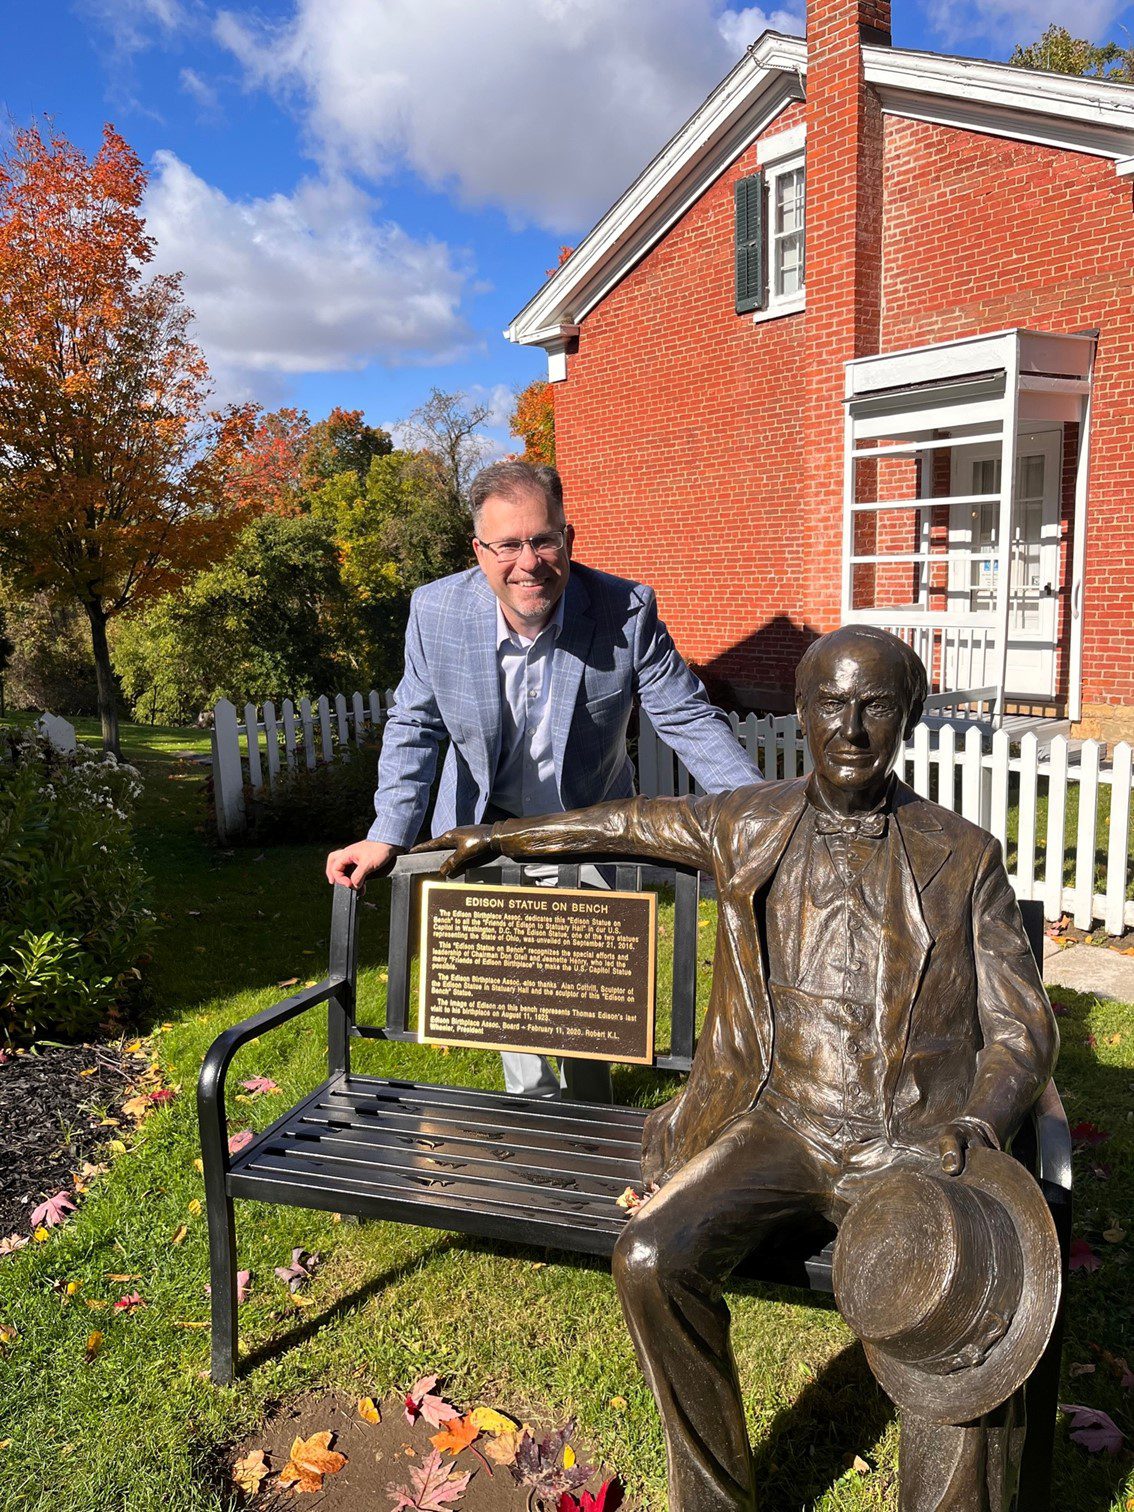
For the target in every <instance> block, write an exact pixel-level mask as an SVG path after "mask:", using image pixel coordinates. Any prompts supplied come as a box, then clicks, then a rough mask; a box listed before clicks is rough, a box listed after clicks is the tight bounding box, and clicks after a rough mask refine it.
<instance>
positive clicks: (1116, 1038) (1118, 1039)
mask: <svg viewBox="0 0 1134 1512" xmlns="http://www.w3.org/2000/svg"><path fill="white" fill-rule="evenodd" d="M1106 1042H1107V1044H1108V1045H1121V1043H1122V1035H1121V1034H1108V1035H1107V1037H1106Z"/></svg>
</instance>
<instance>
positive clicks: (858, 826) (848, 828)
mask: <svg viewBox="0 0 1134 1512" xmlns="http://www.w3.org/2000/svg"><path fill="white" fill-rule="evenodd" d="M815 822H816V827H817V829H818V831H819V833H820V834H821V835H843V836H844V837H845V838H846V839H847V840H881V839H882V837H883V836H884V835H885V833H886V815H885V814H883V813H881V812H879V813H875V814H852V815H850V816H849V817H848V818H845V819H844V818H841V817H840V816H839V815H837V814H824V813H822V812H821V811H818V810H817V811H816V815H815Z"/></svg>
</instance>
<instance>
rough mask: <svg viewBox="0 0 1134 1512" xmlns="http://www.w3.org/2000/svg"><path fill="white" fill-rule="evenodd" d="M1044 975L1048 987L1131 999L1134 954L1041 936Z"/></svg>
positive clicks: (1132, 1001) (1133, 984)
mask: <svg viewBox="0 0 1134 1512" xmlns="http://www.w3.org/2000/svg"><path fill="white" fill-rule="evenodd" d="M1043 979H1044V981H1045V982H1046V983H1047V985H1048V986H1049V987H1068V988H1070V989H1071V991H1072V992H1092V993H1094V994H1095V996H1096V997H1107V998H1114V999H1115V1000H1116V1001H1117V1002H1119V1003H1134V956H1127V955H1120V954H1119V953H1118V951H1117V950H1110V949H1108V947H1107V946H1105V945H1067V946H1064V947H1063V948H1062V949H1060V947H1059V946H1058V945H1056V943H1055V941H1054V940H1048V939H1045V940H1044V946H1043Z"/></svg>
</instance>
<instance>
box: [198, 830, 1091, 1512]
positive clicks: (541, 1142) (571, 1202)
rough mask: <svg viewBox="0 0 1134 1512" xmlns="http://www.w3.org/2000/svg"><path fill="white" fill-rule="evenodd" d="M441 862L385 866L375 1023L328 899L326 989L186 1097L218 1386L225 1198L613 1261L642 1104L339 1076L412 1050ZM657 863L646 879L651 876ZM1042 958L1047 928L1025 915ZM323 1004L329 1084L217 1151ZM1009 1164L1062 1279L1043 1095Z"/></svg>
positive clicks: (1054, 1171)
mask: <svg viewBox="0 0 1134 1512" xmlns="http://www.w3.org/2000/svg"><path fill="white" fill-rule="evenodd" d="M440 859H441V858H440V857H439V856H438V855H437V854H436V853H434V854H425V855H421V856H404V857H402V858H401V859H400V860H399V862H398V863H397V866H396V868H395V870H394V872H393V873H392V877H391V900H390V948H389V959H388V983H387V1000H386V1022H385V1025H383V1026H371V1025H366V1024H359V1023H357V1022H356V1020H355V983H356V975H357V897H356V895H355V894H354V893H353V892H351V891H350V890H349V889H347V888H341V887H340V888H336V889H335V892H334V903H333V911H332V922H331V948H330V967H329V970H328V974H327V977H326V979H325V980H324V981H322V982H319V983H317V984H316V985H315V986H313V987H310V988H307V989H306V990H305V991H303V992H298V993H296V994H295V995H294V996H293V997H289V998H285V999H284V1001H283V1002H281V1003H277V1004H276V1005H274V1006H273V1007H271V1008H266V1009H264V1010H263V1011H262V1012H261V1013H257V1014H254V1015H253V1016H252V1017H251V1018H248V1019H246V1020H245V1021H244V1022H243V1023H241V1024H237V1025H234V1026H233V1027H232V1028H231V1029H226V1030H225V1031H224V1033H223V1034H221V1035H220V1036H218V1038H217V1039H216V1040H215V1041H214V1042H213V1044H212V1046H211V1047H210V1049H209V1051H208V1053H207V1055H206V1056H205V1060H204V1064H203V1066H202V1068H201V1075H200V1080H199V1083H198V1089H197V1100H198V1112H199V1117H200V1127H201V1148H202V1155H203V1164H204V1175H205V1197H206V1205H207V1212H208V1222H209V1262H210V1274H211V1282H212V1377H213V1380H214V1381H217V1382H225V1381H230V1380H231V1379H232V1377H233V1375H234V1373H235V1368H236V1353H237V1343H236V1270H237V1262H236V1246H235V1225H234V1214H233V1203H234V1199H235V1198H237V1197H250V1198H255V1199H256V1200H258V1201H261V1202H279V1203H285V1204H287V1205H289V1206H294V1207H308V1208H319V1209H323V1210H324V1211H328V1212H341V1213H345V1214H353V1215H357V1216H359V1217H366V1218H384V1219H388V1220H392V1221H394V1222H402V1223H413V1224H421V1225H426V1226H429V1227H432V1228H441V1229H448V1230H451V1231H454V1232H457V1233H461V1234H467V1235H470V1236H476V1237H482V1238H489V1239H508V1240H512V1241H514V1242H520V1243H523V1244H530V1245H535V1246H546V1247H547V1248H549V1249H557V1250H565V1251H575V1252H577V1253H581V1254H587V1255H598V1256H606V1257H609V1256H610V1255H611V1253H612V1252H613V1249H614V1245H615V1242H616V1241H617V1238H618V1235H619V1234H620V1232H621V1231H622V1228H623V1226H624V1224H625V1222H626V1215H625V1213H624V1212H623V1210H622V1209H620V1208H619V1207H618V1205H617V1201H616V1199H617V1198H618V1196H619V1194H620V1193H621V1192H622V1191H623V1190H624V1189H625V1188H626V1187H627V1186H633V1187H637V1188H640V1187H641V1179H642V1178H641V1167H640V1163H639V1156H640V1151H641V1137H642V1124H643V1122H644V1120H645V1116H646V1112H645V1110H643V1109H641V1108H634V1107H621V1106H618V1105H615V1106H605V1105H600V1104H594V1103H572V1102H569V1101H562V1102H550V1103H548V1102H542V1101H535V1100H531V1099H526V1098H518V1097H509V1096H507V1095H506V1094H504V1093H494V1092H482V1091H475V1090H471V1089H467V1088H456V1087H449V1086H439V1085H434V1084H430V1083H419V1082H409V1081H401V1080H395V1079H387V1078H382V1077H375V1076H361V1075H358V1074H355V1073H353V1072H352V1070H351V1063H350V1047H351V1041H352V1040H353V1039H356V1038H376V1039H385V1040H411V1041H412V1040H415V1039H416V1034H415V1032H414V1031H413V1030H412V1029H411V1028H410V1017H411V1013H410V972H411V961H412V942H413V938H414V935H413V928H412V925H413V919H414V907H415V890H416V884H417V883H418V882H419V881H420V880H421V879H422V878H423V877H425V876H429V875H435V874H436V868H437V865H438V864H439V861H440ZM657 871H658V869H656V868H651V873H652V874H653V875H655V876H656V875H657ZM471 875H472V878H473V879H474V880H495V881H498V882H502V883H515V882H518V881H520V880H521V869H520V867H519V866H518V865H516V863H513V862H504V863H498V864H496V865H494V866H492V867H486V868H484V869H483V870H480V871H478V872H475V873H473V874H471ZM665 875H666V876H667V877H668V878H669V880H670V882H671V883H672V886H673V889H674V928H673V987H672V1001H671V1014H672V1018H671V1024H672V1028H671V1035H670V1049H669V1052H668V1053H667V1054H665V1055H661V1056H658V1057H657V1058H656V1061H655V1064H656V1065H657V1066H659V1067H662V1068H664V1069H672V1070H688V1068H689V1064H690V1061H691V1058H692V1055H693V1049H694V1044H695V1037H696V990H697V984H696V977H697V953H698V938H697V934H698V899H699V879H698V877H697V874H696V873H693V872H687V871H682V870H680V869H676V868H673V869H666V872H665ZM578 877H579V868H578V867H577V866H561V867H560V868H559V884H560V885H561V886H577V885H578ZM641 878H642V868H641V867H640V866H637V865H627V866H618V867H616V868H615V886H616V887H617V888H618V889H619V890H632V891H636V890H638V889H639V888H640V886H641ZM1022 911H1023V913H1024V919H1025V927H1026V928H1027V929H1028V933H1029V938H1030V940H1031V943H1032V948H1033V950H1034V951H1035V952H1036V955H1037V958H1042V938H1043V917H1042V909H1041V907H1040V905H1039V904H1038V903H1037V904H1025V905H1024V906H1023V910H1022ZM321 1003H326V1004H327V1040H328V1065H327V1079H326V1080H325V1081H324V1082H323V1083H322V1084H321V1085H320V1086H318V1087H317V1088H316V1089H315V1090H314V1091H313V1092H312V1093H311V1094H310V1095H309V1096H308V1097H306V1098H304V1100H303V1101H302V1102H300V1103H298V1104H297V1105H296V1106H295V1107H294V1108H292V1109H290V1110H289V1111H288V1112H287V1113H285V1114H283V1116H282V1117H280V1118H278V1119H277V1120H276V1121H275V1123H273V1124H272V1125H271V1126H270V1127H269V1128H267V1129H265V1130H264V1131H263V1133H261V1134H259V1135H257V1136H256V1138H255V1139H253V1140H252V1142H251V1143H250V1144H249V1145H247V1146H246V1147H245V1148H244V1149H242V1150H241V1151H239V1153H237V1154H234V1155H230V1154H229V1153H228V1136H227V1128H226V1122H225V1106H224V1084H225V1075H226V1072H227V1070H228V1066H229V1063H230V1062H231V1060H232V1057H233V1056H234V1055H235V1053H236V1051H237V1050H238V1049H239V1048H240V1047H241V1046H242V1045H244V1044H247V1043H248V1041H249V1040H251V1039H253V1038H255V1037H256V1036H257V1035H260V1034H262V1033H264V1032H265V1031H266V1030H268V1029H272V1028H274V1027H276V1026H277V1025H279V1024H283V1023H286V1022H287V1021H288V1020H289V1019H292V1018H295V1017H296V1016H297V1015H298V1014H300V1013H303V1012H305V1011H306V1010H307V1009H309V1008H313V1007H316V1006H317V1005H319V1004H321ZM1014 1153H1016V1154H1017V1155H1018V1156H1019V1157H1020V1158H1021V1159H1022V1160H1024V1161H1025V1163H1026V1164H1027V1165H1028V1166H1029V1168H1030V1169H1031V1170H1033V1171H1034V1172H1035V1173H1036V1175H1037V1176H1038V1178H1039V1181H1040V1184H1041V1186H1042V1188H1043V1191H1044V1195H1045V1196H1046V1198H1047V1201H1048V1205H1049V1207H1050V1208H1051V1211H1052V1213H1053V1215H1054V1218H1055V1222H1056V1226H1057V1228H1058V1231H1059V1235H1060V1241H1061V1245H1062V1249H1063V1256H1064V1271H1065V1272H1066V1257H1067V1248H1068V1245H1069V1242H1070V1225H1071V1146H1070V1136H1069V1133H1068V1128H1067V1120H1066V1117H1065V1115H1064V1112H1063V1107H1062V1104H1061V1103H1060V1100H1059V1096H1058V1093H1057V1092H1056V1089H1055V1086H1054V1084H1050V1085H1049V1086H1048V1088H1047V1090H1046V1092H1045V1093H1044V1095H1043V1097H1042V1098H1041V1099H1040V1102H1039V1103H1038V1104H1037V1107H1036V1110H1035V1112H1034V1114H1033V1117H1032V1119H1031V1120H1030V1121H1029V1123H1028V1124H1027V1125H1026V1126H1025V1128H1024V1129H1022V1130H1021V1131H1020V1134H1019V1135H1018V1137H1017V1140H1016V1143H1015V1148H1014ZM832 1248H833V1246H832V1244H831V1243H829V1242H825V1237H819V1238H817V1239H816V1241H815V1242H814V1243H813V1244H811V1245H810V1247H808V1246H807V1244H806V1241H804V1242H803V1243H802V1246H797V1247H795V1248H785V1247H782V1246H781V1247H780V1248H778V1249H777V1250H776V1251H775V1252H774V1253H773V1252H760V1253H757V1254H755V1255H753V1256H752V1257H750V1259H749V1261H748V1263H747V1264H746V1265H745V1266H744V1268H743V1269H742V1271H741V1272H739V1273H738V1274H740V1275H742V1276H744V1277H746V1278H749V1279H753V1280H759V1281H767V1282H780V1283H785V1284H788V1285H791V1286H797V1287H803V1288H806V1289H809V1290H812V1291H815V1292H819V1293H830V1291H831V1254H832ZM1061 1334H1062V1326H1061V1321H1060V1323H1059V1324H1057V1327H1056V1330H1055V1334H1054V1336H1053V1338H1052V1341H1051V1344H1050V1345H1049V1347H1048V1350H1047V1352H1046V1353H1045V1355H1044V1357H1043V1359H1042V1360H1041V1361H1040V1364H1039V1365H1038V1366H1037V1368H1036V1371H1035V1372H1034V1374H1033V1376H1032V1378H1031V1380H1030V1381H1029V1383H1028V1386H1027V1413H1028V1420H1029V1423H1030V1424H1031V1425H1032V1431H1031V1432H1029V1434H1028V1438H1027V1442H1026V1448H1025V1461H1024V1467H1023V1475H1022V1482H1021V1489H1020V1500H1019V1505H1020V1507H1021V1508H1028V1509H1029V1512H1030V1509H1043V1508H1044V1507H1046V1506H1047V1499H1048V1482H1049V1480H1050V1467H1051V1451H1052V1443H1053V1433H1054V1422H1055V1411H1056V1400H1057V1394H1058V1385H1059V1355H1060V1344H1061Z"/></svg>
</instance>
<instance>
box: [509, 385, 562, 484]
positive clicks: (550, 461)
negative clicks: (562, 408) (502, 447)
mask: <svg viewBox="0 0 1134 1512" xmlns="http://www.w3.org/2000/svg"><path fill="white" fill-rule="evenodd" d="M508 429H509V431H511V433H512V435H513V436H518V437H519V439H520V440H521V441H522V442H523V443H524V456H523V460H524V461H525V462H530V463H531V464H532V466H533V467H554V466H555V405H554V402H553V400H552V390H551V384H550V383H548V382H547V380H546V379H544V378H537V379H536V380H535V382H534V383H529V384H528V386H527V388H526V389H521V390H520V391H519V392H518V393H517V395H516V408H515V409H514V410H513V411H512V416H511V419H510V420H509V421H508Z"/></svg>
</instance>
